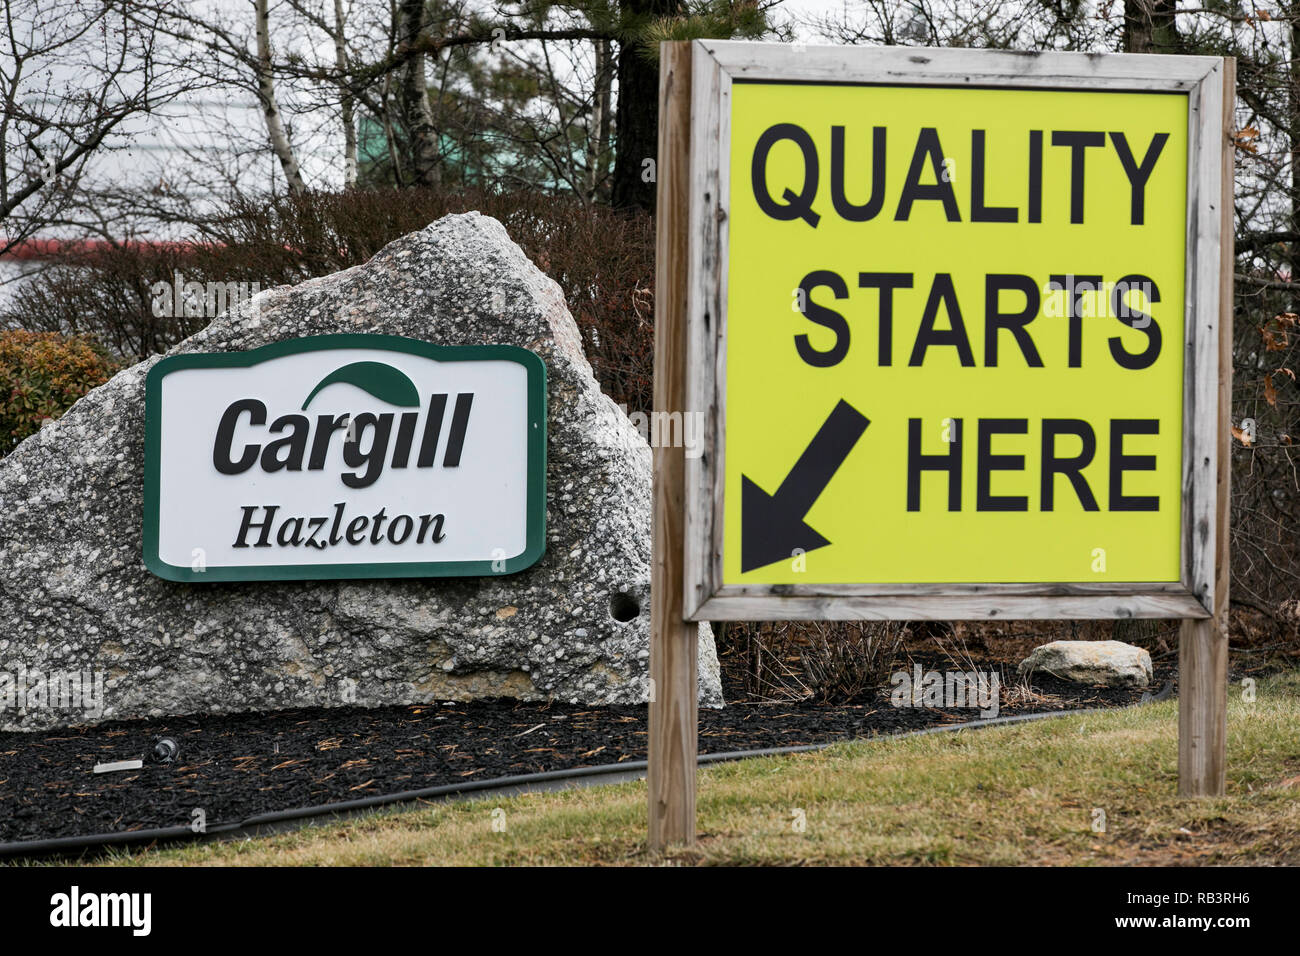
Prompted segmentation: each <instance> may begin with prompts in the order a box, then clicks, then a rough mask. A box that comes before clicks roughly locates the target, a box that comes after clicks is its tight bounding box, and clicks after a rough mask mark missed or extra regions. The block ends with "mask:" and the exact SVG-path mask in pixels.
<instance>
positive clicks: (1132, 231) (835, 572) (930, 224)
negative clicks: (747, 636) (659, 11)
mask: <svg viewBox="0 0 1300 956" xmlns="http://www.w3.org/2000/svg"><path fill="white" fill-rule="evenodd" d="M730 103H731V107H730V156H729V157H728V159H727V162H728V164H729V181H730V187H729V209H728V237H729V238H728V249H727V275H726V285H725V289H726V337H725V356H724V359H725V437H724V441H725V454H724V456H723V460H724V461H725V469H724V471H725V475H724V477H723V482H724V484H723V502H724V508H723V512H724V518H723V532H722V540H723V554H722V583H723V584H725V585H750V584H762V585H801V586H816V585H843V584H855V583H879V584H889V583H918V584H924V583H937V582H952V583H962V582H1007V583H1028V582H1105V581H1114V582H1177V581H1179V579H1180V574H1181V563H1180V542H1181V536H1182V531H1183V528H1182V512H1183V496H1182V493H1181V489H1182V481H1183V440H1184V422H1183V403H1184V357H1185V350H1184V345H1185V343H1184V317H1185V314H1186V308H1185V306H1186V303H1185V295H1186V289H1185V286H1186V279H1187V276H1186V248H1187V235H1188V222H1187V209H1188V168H1189V164H1188V149H1189V144H1188V130H1189V123H1188V120H1189V116H1188V109H1189V106H1188V103H1189V98H1188V96H1187V95H1186V94H1185V93H1180V92H1170V91H1163V90H1162V91H1145V92H1134V91H1097V90H1091V91H1088V90H1083V89H1029V88H965V87H953V86H904V85H898V86H891V85H865V84H829V83H815V84H814V83H807V82H800V83H789V82H780V81H766V82H744V81H742V80H740V79H737V80H736V81H735V82H734V83H733V84H732V85H731V96H730Z"/></svg>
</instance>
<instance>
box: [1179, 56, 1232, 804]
mask: <svg viewBox="0 0 1300 956" xmlns="http://www.w3.org/2000/svg"><path fill="white" fill-rule="evenodd" d="M1222 90H1223V93H1222V97H1221V100H1222V101H1221V103H1220V119H1219V122H1218V123H1217V124H1216V125H1217V126H1218V133H1219V150H1220V152H1221V155H1222V159H1221V162H1220V163H1219V164H1218V170H1219V173H1220V176H1221V180H1220V182H1219V183H1218V186H1219V196H1220V201H1219V203H1218V210H1217V211H1218V219H1219V222H1220V223H1221V230H1222V232H1221V239H1220V246H1219V252H1220V259H1219V285H1218V289H1217V293H1218V295H1217V305H1218V313H1219V325H1218V333H1219V334H1218V341H1217V343H1216V345H1217V348H1216V349H1215V360H1216V362H1217V364H1218V376H1217V380H1216V394H1215V396H1214V398H1215V404H1214V407H1215V408H1216V410H1217V415H1216V416H1215V419H1214V425H1215V434H1214V440H1215V443H1216V452H1217V455H1216V458H1217V460H1216V463H1215V476H1214V498H1215V501H1214V504H1215V514H1214V526H1215V527H1214V530H1215V539H1214V551H1213V555H1212V560H1213V562H1214V563H1213V568H1212V570H1213V582H1214V584H1213V593H1212V595H1211V601H1212V603H1211V605H1210V606H1211V607H1212V609H1213V612H1214V616H1213V617H1212V618H1211V619H1209V620H1198V621H1184V622H1183V625H1182V628H1181V630H1180V632H1179V635H1178V792H1179V794H1180V795H1182V796H1189V797H1190V796H1219V795H1222V793H1223V792H1224V784H1225V777H1226V767H1227V759H1226V751H1227V736H1228V582H1229V571H1230V565H1229V550H1230V539H1231V516H1230V514H1231V513H1230V508H1231V497H1230V492H1231V481H1232V325H1233V323H1232V315H1233V294H1232V292H1233V289H1232V276H1233V262H1234V249H1233V234H1234V221H1233V183H1234V170H1233V164H1234V152H1235V149H1234V145H1233V128H1234V125H1235V124H1234V117H1233V106H1234V104H1235V101H1236V61H1235V60H1232V59H1228V60H1225V61H1224V66H1223V80H1222ZM1207 165H1209V164H1207Z"/></svg>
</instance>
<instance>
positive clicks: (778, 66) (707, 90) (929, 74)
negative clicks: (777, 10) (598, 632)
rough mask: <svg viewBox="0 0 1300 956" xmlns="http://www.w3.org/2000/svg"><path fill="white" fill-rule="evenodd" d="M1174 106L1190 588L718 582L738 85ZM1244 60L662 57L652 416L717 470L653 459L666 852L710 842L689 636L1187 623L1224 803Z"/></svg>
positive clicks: (664, 53) (1194, 731)
mask: <svg viewBox="0 0 1300 956" xmlns="http://www.w3.org/2000/svg"><path fill="white" fill-rule="evenodd" d="M746 80H748V81H763V80H784V81H796V82H804V83H848V82H852V83H862V82H867V83H875V84H883V85H900V84H905V83H911V84H917V85H922V86H949V87H971V86H976V85H988V86H1003V87H1017V88H1030V89H1074V90H1078V89H1087V90H1103V91H1105V90H1109V91H1114V92H1119V91H1130V92H1131V91H1142V92H1152V91H1163V92H1169V93H1182V94H1185V95H1186V96H1187V97H1188V100H1189V102H1188V107H1189V108H1188V166H1189V169H1188V208H1187V243H1186V248H1187V259H1186V273H1185V274H1186V287H1185V296H1184V302H1185V306H1186V329H1185V334H1186V338H1185V348H1186V356H1185V360H1186V366H1185V370H1184V404H1183V423H1184V441H1183V448H1184V461H1183V479H1182V489H1183V500H1184V510H1183V514H1182V535H1181V544H1180V552H1181V554H1180V566H1181V568H1182V573H1181V579H1180V581H1179V582H1176V583H1175V582H1171V583H1168V584H1158V585H1152V584H1127V585H1125V584H1114V583H1108V584H1103V585H1092V584H1078V583H1074V584H1049V585H1043V584H1032V585H1026V584H996V583H990V584H974V585H972V584H963V585H952V584H947V585H934V584H926V585H848V586H816V587H796V586H789V585H779V586H761V587H752V586H744V587H740V586H724V585H723V584H722V568H721V553H722V538H721V528H722V521H721V515H722V510H721V506H722V487H721V481H722V477H723V474H724V472H723V458H722V456H723V453H724V448H723V442H722V436H724V435H725V427H726V421H725V403H724V401H723V399H724V397H725V355H726V352H725V349H724V347H723V346H724V344H725V338H724V337H725V335H726V320H727V316H726V307H727V289H726V277H727V249H728V235H727V230H728V222H729V218H728V208H727V200H726V197H727V196H728V195H729V186H730V184H729V182H728V177H729V165H728V162H727V159H728V157H729V123H730V94H731V87H732V84H733V83H735V82H737V81H746ZM1235 83H1236V63H1235V61H1234V60H1232V59H1230V58H1225V59H1220V58H1216V57H1177V56H1156V55H1133V56H1126V55H1119V54H1115V55H1107V56H1101V57H1095V56H1090V55H1087V54H1077V53H1042V54H1037V53H1017V52H1007V51H984V50H980V51H975V50H937V49H930V48H917V49H909V48H899V47H886V48H881V47H808V46H802V47H792V46H788V45H781V44H759V43H737V42H730V41H721V40H696V41H690V42H667V43H663V44H661V45H660V87H659V92H660V115H659V158H658V164H657V170H658V208H657V242H656V257H657V272H656V281H655V295H656V310H655V382H654V404H655V410H656V412H659V413H673V412H678V413H681V412H684V411H686V410H701V411H704V412H705V436H704V449H705V454H704V455H703V456H702V457H700V458H698V459H689V460H688V459H687V458H686V456H685V451H684V449H683V448H681V447H671V446H667V445H662V446H659V447H656V448H654V450H653V456H654V465H653V468H654V499H653V501H654V515H653V561H652V580H651V633H650V673H651V686H650V727H649V729H650V733H649V758H650V759H649V763H648V767H647V772H646V776H647V789H648V797H649V807H648V809H649V827H648V836H649V839H648V845H649V847H650V848H651V849H652V850H657V849H662V848H663V847H665V846H667V845H669V844H690V843H693V842H694V840H695V789H696V779H695V778H696V753H697V748H698V738H697V729H698V712H697V707H698V702H697V688H696V654H697V634H696V627H695V625H694V624H693V623H692V622H693V621H703V620H764V619H776V620H797V619H819V620H835V619H856V620H861V619H904V620H906V619H912V620H918V619H937V620H954V619H989V618H1040V619H1041V618H1130V617H1151V618H1181V619H1182V625H1181V630H1180V633H1179V657H1178V674H1179V695H1178V791H1179V793H1180V795H1184V796H1203V795H1210V796H1212V795H1219V794H1222V793H1223V792H1224V783H1225V749H1226V738H1227V719H1226V715H1227V662H1228V580H1229V569H1228V543H1229V530H1230V519H1229V484H1230V452H1231V397H1232V314H1233V290H1232V278H1233V262H1234V250H1233V227H1234V223H1233V201H1232V200H1233V162H1234V141H1233V128H1234V123H1233V109H1234V104H1235V97H1236V86H1235Z"/></svg>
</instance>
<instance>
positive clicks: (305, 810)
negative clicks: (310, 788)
mask: <svg viewBox="0 0 1300 956" xmlns="http://www.w3.org/2000/svg"><path fill="white" fill-rule="evenodd" d="M1145 702H1146V701H1145V700H1143V701H1140V702H1139V703H1137V704H1128V705H1126V706H1129V707H1136V706H1141V704H1142V703H1145ZM1116 709H1121V708H1101V707H1087V708H1082V709H1078V710H1057V711H1049V712H1047V713H1037V714H1017V715H1013V716H1010V717H987V718H983V719H980V720H970V721H965V722H962V723H958V724H939V725H938V726H935V727H924V728H922V729H920V730H909V731H905V732H903V733H899V734H883V735H880V736H876V737H845V738H842V739H840V740H830V741H826V742H825V743H820V744H803V745H800V746H796V747H763V748H760V749H757V750H731V751H726V752H723V753H713V754H700V755H699V757H698V758H697V762H698V763H699V764H701V765H705V764H713V763H724V762H729V761H733V760H744V759H746V758H749V757H773V756H780V755H783V754H799V753H810V752H813V751H817V750H825V749H826V748H828V747H834V746H836V745H838V744H844V743H853V742H857V741H872V740H892V739H896V738H901V737H920V736H923V735H925V734H936V733H943V732H946V731H953V730H979V729H981V728H984V727H995V726H999V725H1003V724H1015V723H1024V722H1026V721H1031V720H1044V719H1047V718H1050V717H1073V716H1077V715H1079V714H1095V713H1104V712H1106V711H1109V710H1116ZM645 770H646V761H644V760H628V761H625V762H623V763H615V764H603V765H601V766H598V767H576V768H573V769H569V770H546V771H543V772H541V773H527V774H519V775H516V776H513V777H497V778H496V779H494V780H478V781H473V782H467V783H452V784H443V785H442V786H437V787H426V788H424V789H422V790H403V791H399V792H397V793H386V794H379V795H377V796H373V797H361V798H358V799H356V800H343V801H340V802H338V803H323V804H319V805H317V806H312V807H298V808H295V809H292V810H276V811H273V812H271V813H259V814H256V815H255V816H251V817H249V818H248V819H246V820H243V821H242V822H240V823H220V824H216V825H214V826H209V827H206V828H204V829H203V830H200V831H196V830H194V829H193V828H191V827H188V826H175V827H159V828H155V829H151V830H120V831H118V832H116V833H94V834H90V835H88V836H73V837H53V838H50V839H46V840H23V841H19V842H16V843H0V857H10V856H44V855H49V854H67V853H76V852H78V851H84V850H100V849H107V848H109V847H114V846H124V845H130V844H139V843H155V842H166V843H173V842H199V841H206V840H213V839H232V838H236V837H244V836H257V835H259V834H260V833H263V832H266V831H268V830H277V829H288V827H286V826H285V825H286V824H291V823H296V822H299V821H302V822H304V823H305V822H306V821H310V820H312V819H314V818H316V817H322V816H350V815H355V814H357V813H361V812H365V811H367V810H373V809H375V808H377V807H384V806H389V805H391V804H395V803H411V802H415V801H420V800H446V799H449V798H451V797H457V796H466V797H478V798H484V797H487V796H498V795H499V796H514V795H516V794H518V793H525V792H529V791H537V790H564V789H568V787H569V786H571V785H580V786H592V785H594V784H596V783H600V782H604V781H601V780H600V779H599V778H601V777H611V778H617V781H616V782H620V783H622V782H626V781H627V780H633V779H640V778H641V777H643V776H645Z"/></svg>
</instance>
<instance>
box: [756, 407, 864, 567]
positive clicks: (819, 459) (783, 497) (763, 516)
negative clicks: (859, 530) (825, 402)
mask: <svg viewBox="0 0 1300 956" xmlns="http://www.w3.org/2000/svg"><path fill="white" fill-rule="evenodd" d="M870 424H871V421H870V420H869V419H868V418H867V417H866V416H865V415H863V414H862V413H861V412H859V411H858V410H857V409H856V408H854V407H853V406H852V405H850V404H849V403H848V402H846V401H844V400H843V399H841V400H840V403H839V404H838V405H836V406H835V408H834V409H833V410H832V411H831V414H830V417H829V418H827V419H826V421H825V422H824V423H823V424H822V427H821V428H819V429H818V430H817V434H816V435H814V436H813V440H812V441H811V442H809V443H808V447H807V448H805V449H804V451H803V454H802V455H800V456H799V460H798V461H797V462H795V463H794V467H793V468H791V469H790V473H789V474H788V475H786V476H785V481H783V482H781V487H780V488H777V489H776V494H772V495H769V494H768V493H767V492H766V491H764V490H763V489H762V488H760V487H758V485H756V484H754V482H752V481H750V480H749V478H748V477H747V476H746V475H741V476H740V570H741V573H744V572H746V571H753V570H754V569H755V568H761V567H763V566H764V565H768V564H773V563H775V562H777V561H785V560H788V559H789V558H790V557H791V556H792V555H793V554H794V551H795V549H796V548H797V549H800V550H802V551H805V552H807V551H812V550H814V549H816V548H823V547H825V546H826V545H828V544H830V542H829V541H827V540H826V539H825V538H823V537H822V536H821V535H820V534H818V533H817V532H816V531H814V530H813V529H812V528H810V527H808V525H807V524H805V523H804V520H803V517H804V515H806V514H807V513H808V511H809V509H810V508H812V506H813V502H815V501H816V500H817V499H818V497H819V496H820V495H821V493H822V492H823V491H825V490H826V486H827V485H828V484H830V480H831V479H832V478H833V477H835V472H836V471H838V470H839V467H840V465H842V464H844V459H845V458H847V457H848V456H849V452H851V451H852V450H853V446H854V445H856V444H857V443H858V439H859V438H861V437H862V433H863V432H864V431H866V430H867V426H868V425H870Z"/></svg>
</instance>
